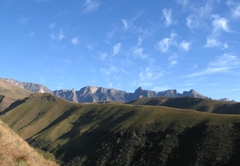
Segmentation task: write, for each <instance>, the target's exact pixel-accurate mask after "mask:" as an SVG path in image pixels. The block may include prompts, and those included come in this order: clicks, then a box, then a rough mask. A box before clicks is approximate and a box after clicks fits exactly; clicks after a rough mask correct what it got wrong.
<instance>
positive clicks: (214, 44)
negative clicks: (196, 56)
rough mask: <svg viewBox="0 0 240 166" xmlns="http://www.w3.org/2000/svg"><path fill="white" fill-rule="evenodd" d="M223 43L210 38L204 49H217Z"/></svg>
mask: <svg viewBox="0 0 240 166" xmlns="http://www.w3.org/2000/svg"><path fill="white" fill-rule="evenodd" d="M220 44H221V42H219V41H218V40H217V39H215V38H211V37H208V38H207V44H206V45H205V46H204V47H207V48H209V47H217V46H220Z"/></svg>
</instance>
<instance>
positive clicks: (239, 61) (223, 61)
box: [186, 54, 240, 77]
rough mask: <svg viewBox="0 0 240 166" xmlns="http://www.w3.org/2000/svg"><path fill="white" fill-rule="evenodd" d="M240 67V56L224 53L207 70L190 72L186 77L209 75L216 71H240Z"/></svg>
mask: <svg viewBox="0 0 240 166" xmlns="http://www.w3.org/2000/svg"><path fill="white" fill-rule="evenodd" d="M239 68H240V58H239V57H237V56H235V55H231V54H223V55H222V56H219V57H216V58H215V60H214V61H211V62H210V63H209V65H208V67H207V68H206V69H205V70H202V71H200V72H196V73H193V74H190V75H188V76H186V77H197V76H201V75H209V74H216V73H225V72H229V71H232V70H234V69H236V70H237V71H239Z"/></svg>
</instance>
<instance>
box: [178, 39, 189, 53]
mask: <svg viewBox="0 0 240 166" xmlns="http://www.w3.org/2000/svg"><path fill="white" fill-rule="evenodd" d="M190 45H191V43H190V42H186V41H182V43H181V44H180V48H181V49H182V50H184V51H186V52H188V50H189V49H190Z"/></svg>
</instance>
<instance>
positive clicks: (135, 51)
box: [132, 47, 148, 59]
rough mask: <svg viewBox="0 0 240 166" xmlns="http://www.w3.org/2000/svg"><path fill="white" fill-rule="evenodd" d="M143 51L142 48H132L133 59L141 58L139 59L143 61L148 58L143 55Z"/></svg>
mask: <svg viewBox="0 0 240 166" xmlns="http://www.w3.org/2000/svg"><path fill="white" fill-rule="evenodd" d="M143 51H144V49H143V48H138V47H134V48H133V51H132V54H133V56H134V57H136V58H141V59H145V58H147V57H148V56H147V55H146V54H144V53H143Z"/></svg>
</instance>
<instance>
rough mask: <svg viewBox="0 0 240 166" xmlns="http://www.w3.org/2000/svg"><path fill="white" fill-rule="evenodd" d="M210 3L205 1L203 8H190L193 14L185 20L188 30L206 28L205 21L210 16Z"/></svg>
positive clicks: (211, 8)
mask: <svg viewBox="0 0 240 166" xmlns="http://www.w3.org/2000/svg"><path fill="white" fill-rule="evenodd" d="M212 6H213V5H212V1H207V2H206V4H205V5H204V6H201V7H198V6H197V7H191V10H193V13H192V14H190V15H189V16H188V17H187V18H186V24H187V26H188V28H190V29H196V28H199V27H204V26H207V20H208V19H209V16H211V15H212V10H213V7H212Z"/></svg>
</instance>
